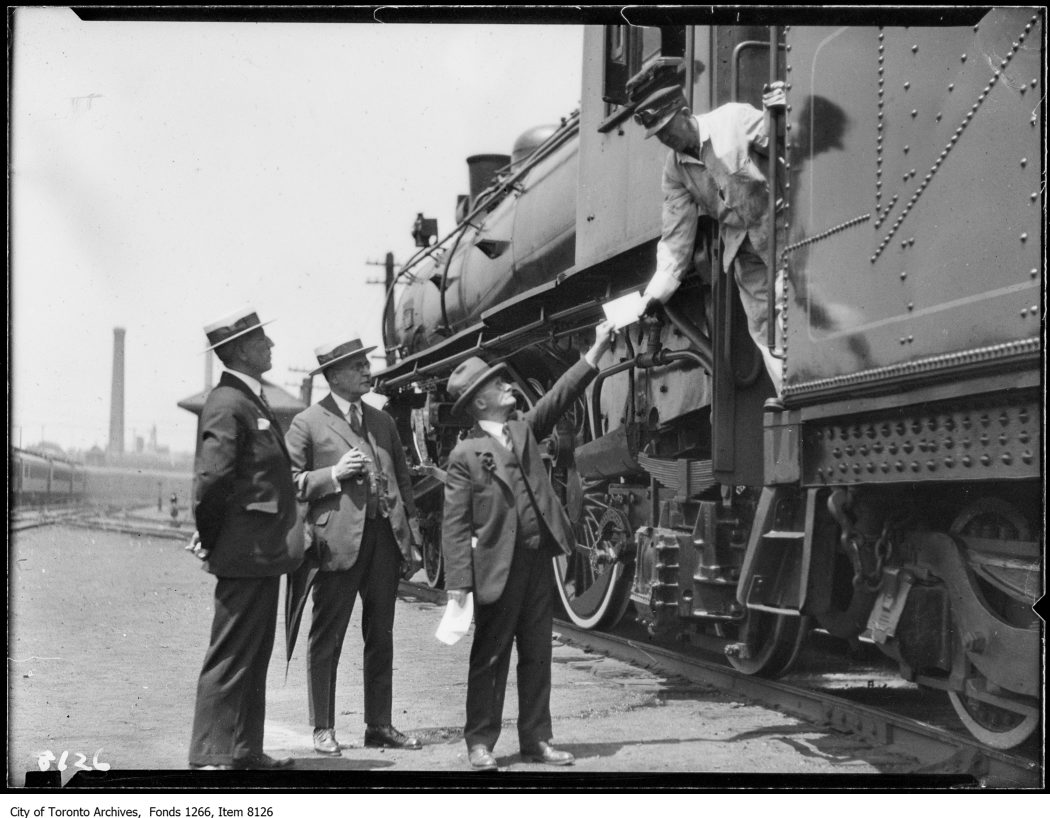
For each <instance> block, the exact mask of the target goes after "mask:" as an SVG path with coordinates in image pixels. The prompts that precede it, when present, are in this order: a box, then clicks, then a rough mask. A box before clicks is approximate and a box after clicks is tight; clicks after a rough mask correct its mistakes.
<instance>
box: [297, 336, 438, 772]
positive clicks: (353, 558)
mask: <svg viewBox="0 0 1050 818" xmlns="http://www.w3.org/2000/svg"><path fill="white" fill-rule="evenodd" d="M373 349H375V347H366V346H363V345H362V343H361V341H360V340H359V339H357V338H354V339H352V340H349V341H345V340H343V341H340V342H338V343H334V344H327V345H325V346H322V347H319V348H318V349H316V350H315V354H316V355H317V362H318V364H319V366H318V367H317V368H316V369H315V370H313V372H311V373H310V374H311V375H316V374H318V373H323V374H324V376H325V379H326V380H327V381H328V385H329V387H330V389H331V394H329V395H328V396H327V397H325V398H324V399H322V400H321V401H320V402H318V403H315V404H314V405H313V406H311V407H309V408H308V409H305V410H304V411H302V412H300V413H299V414H298V415H296V416H295V418H293V420H292V423H291V427H290V428H289V429H288V434H287V436H286V438H285V440H286V442H287V444H288V451H289V452H290V454H291V458H292V477H293V479H294V481H295V486H296V490H297V493H298V497H299V499H300V500H301V501H302V502H305V503H306V504H307V513H306V543H307V558H308V562H309V563H310V564H311V565H312V566H313V567H314V576H313V577H312V581H311V582H309V583H300V585H301V593H302V594H303V597H304V599H303V601H302V603H301V604H304V603H305V595H306V593H307V591H308V590H309V588H308V587H307V586H309V585H312V588H313V594H312V599H313V619H312V622H311V624H310V636H309V643H308V648H307V663H308V677H307V678H308V697H309V705H310V721H311V723H312V724H313V728H314V735H313V738H314V749H315V750H316V751H317V752H319V753H322V754H325V755H332V756H338V755H341V753H340V745H339V743H338V741H337V739H336V736H335V714H336V709H335V686H336V671H337V669H338V665H339V654H340V651H341V650H342V645H343V637H344V636H345V635H346V629H347V626H348V625H349V623H350V614H351V613H352V611H353V608H354V600H355V598H356V597H357V595H358V594H360V596H361V605H362V615H361V630H362V635H363V637H364V693H365V725H366V727H365V737H364V743H365V746H366V747H391V748H395V749H407V750H418V749H420V747H421V746H422V745H421V744H420V743H419V740H418V739H416V738H412V737H409V736H406V735H405V734H404V733H402V732H400V731H399V730H398V729H397V728H395V727H394V726H393V724H392V723H391V718H390V713H391V706H392V688H393V661H394V642H393V628H394V607H395V602H396V600H397V586H398V580H399V579H400V578H401V577H402V576H411V574H412V573H414V572H415V570H416V569H418V567H419V566H418V563H417V561H416V558H415V556H414V554H413V538H414V541H415V542H416V543H418V542H419V529H418V525H417V523H416V520H415V515H416V507H415V502H414V500H413V497H412V483H411V480H410V478H409V474H408V467H407V464H406V463H405V452H404V449H403V448H402V446H401V439H400V437H399V436H398V433H397V428H396V426H395V424H394V420H393V418H391V417H390V415H388V414H387V413H386V412H383V411H380V410H379V409H375V408H374V407H372V406H369V405H368V404H367V403H364V402H363V401H362V400H361V396H362V395H364V394H365V393H366V392H368V391H369V390H370V389H371V388H372V379H371V372H370V368H369V364H368V353H369V352H371V351H372V350H373ZM304 565H305V563H304ZM300 611H301V607H300ZM292 641H294V636H292V637H290V640H289V652H290V650H291V644H292Z"/></svg>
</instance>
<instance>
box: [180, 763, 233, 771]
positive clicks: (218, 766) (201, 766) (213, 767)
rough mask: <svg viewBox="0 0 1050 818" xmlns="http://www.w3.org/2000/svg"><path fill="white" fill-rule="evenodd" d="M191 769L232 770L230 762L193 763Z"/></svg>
mask: <svg viewBox="0 0 1050 818" xmlns="http://www.w3.org/2000/svg"><path fill="white" fill-rule="evenodd" d="M190 769H191V770H232V769H233V767H231V766H230V765H229V764H191V765H190Z"/></svg>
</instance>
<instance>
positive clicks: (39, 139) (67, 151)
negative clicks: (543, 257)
mask: <svg viewBox="0 0 1050 818" xmlns="http://www.w3.org/2000/svg"><path fill="white" fill-rule="evenodd" d="M582 42H583V29H582V28H581V27H577V26H489V25H482V26H477V25H472V26H467V25H460V26H447V25H446V26H442V25H411V26H401V25H355V24H329V25H313V24H241V23H231V24H212V23H160V22H156V23H141V22H128V23H124V22H120V23H115V22H88V23H85V22H81V21H80V20H78V19H77V17H76V16H75V15H74V14H73V13H72V12H71V11H69V10H67V9H56V8H33V7H28V8H21V9H18V10H17V11H16V12H15V27H14V51H13V55H12V57H11V60H12V71H13V74H12V84H11V88H12V91H13V101H12V103H11V118H10V128H11V149H12V156H11V177H10V178H11V190H10V194H11V202H12V215H11V257H10V286H11V301H10V303H11V324H10V336H9V337H10V341H11V348H10V356H11V359H10V364H11V368H10V370H9V371H10V372H11V375H10V376H9V377H10V379H11V383H10V409H11V435H12V437H11V439H12V442H13V443H14V444H15V445H18V444H19V443H20V442H21V443H22V444H23V445H30V444H33V443H36V442H38V441H39V440H40V439H41V438H45V439H47V440H51V441H54V442H57V443H58V444H60V445H62V446H63V447H67V448H68V447H77V448H88V447H90V446H92V445H93V444H96V443H97V444H99V445H100V446H102V447H103V448H105V446H106V443H107V440H108V436H109V411H110V406H109V403H110V379H111V372H112V354H113V328H114V327H116V326H122V327H125V328H126V329H127V337H126V352H125V358H126V392H125V394H126V397H125V431H126V440H125V447H126V448H127V449H131V448H133V445H134V442H133V435H134V434H138V435H140V436H142V437H145V438H147V439H148V436H149V430H150V427H151V426H153V424H156V426H157V429H158V438H159V442H160V443H161V444H162V445H169V446H171V448H172V449H173V450H175V451H192V449H193V442H194V434H195V430H196V419H195V417H194V416H193V415H191V414H190V413H188V412H186V411H184V410H182V409H179V408H177V407H176V405H175V404H176V402H177V401H179V400H181V399H182V398H185V397H188V396H189V395H191V394H193V393H195V392H198V391H199V390H200V389H202V388H203V385H204V368H205V363H204V361H205V359H204V356H203V355H202V354H201V351H202V350H203V349H204V346H205V343H204V340H205V339H204V333H203V326H204V325H205V324H207V323H210V322H211V321H212V320H214V319H216V318H219V317H221V316H222V315H224V314H226V313H228V312H231V311H233V310H234V309H236V308H238V307H240V306H242V305H245V304H250V305H251V306H254V307H255V308H256V310H257V311H258V313H259V315H260V317H261V318H262V319H263V320H264V321H266V320H270V319H276V321H275V323H273V324H271V325H270V326H269V327H267V333H268V334H269V335H270V337H271V338H273V340H274V342H275V344H276V346H275V348H274V368H273V369H272V370H271V371H270V372H269V373H268V374H267V379H269V380H271V381H273V382H274V383H277V384H279V385H281V386H283V387H285V388H286V389H288V390H289V391H291V392H293V393H296V392H297V388H296V386H295V384H297V383H298V381H299V380H300V379H301V377H302V375H301V374H300V373H296V372H292V371H290V369H294V368H306V367H313V366H314V365H315V362H316V359H315V357H314V355H313V350H314V348H315V347H317V346H319V345H321V344H322V343H324V342H326V341H330V340H335V339H338V338H344V337H345V338H349V337H353V336H354V335H359V336H360V337H361V338H362V340H363V341H364V342H365V343H366V344H376V345H379V344H380V343H381V341H380V320H381V312H382V296H383V288H382V287H381V286H378V285H368V284H366V281H367V280H368V279H382V277H383V269H382V267H376V266H370V265H369V264H368V263H367V262H369V261H379V262H381V261H382V260H383V257H384V255H385V253H386V252H388V251H392V252H393V253H394V257H395V260H396V261H398V262H400V261H404V260H405V259H407V258H408V257H409V256H410V255H411V254H412V253H413V252H414V251H415V248H414V247H413V242H412V238H411V228H412V222H413V220H414V219H415V216H416V213H418V212H420V211H422V212H423V213H424V214H425V215H427V216H428V217H436V218H437V219H438V222H439V229H440V231H441V234H442V235H443V234H444V233H445V232H447V231H448V230H449V229H450V228H452V227H453V212H454V206H455V200H456V195H457V194H459V193H466V192H467V187H468V185H467V178H468V177H467V167H466V161H465V160H466V157H467V156H469V155H471V154H475V153H507V154H509V153H510V150H511V147H512V145H513V143H514V140H515V139H516V138H517V137H518V136H519V135H520V134H521V133H522V132H523V131H525V130H528V129H529V128H531V127H533V126H536V125H541V124H546V123H556V122H557V121H558V120H559V119H560V118H561V117H564V116H566V115H568V114H569V113H570V112H571V111H573V110H574V109H575V108H577V107H578V105H579V99H580V72H581V63H582ZM380 366H381V364H380ZM220 371H221V367H220V366H219V364H218V362H217V361H216V364H215V373H216V378H217V377H218V373H219V372H220Z"/></svg>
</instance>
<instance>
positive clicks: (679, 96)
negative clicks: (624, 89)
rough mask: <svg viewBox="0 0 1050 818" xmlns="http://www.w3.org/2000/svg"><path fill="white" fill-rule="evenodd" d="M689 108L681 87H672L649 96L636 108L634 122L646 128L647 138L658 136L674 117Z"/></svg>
mask: <svg viewBox="0 0 1050 818" xmlns="http://www.w3.org/2000/svg"><path fill="white" fill-rule="evenodd" d="M688 107H689V101H688V100H687V99H686V98H685V94H684V93H682V87H681V86H680V85H671V86H668V87H666V88H661V89H660V90H658V91H654V92H653V93H652V94H649V95H648V96H647V97H645V99H643V100H641V101H640V102H638V103H637V104H636V105H635V108H634V121H635V122H637V123H638V124H639V125H641V126H642V127H643V128H645V138H646V139H648V138H649V137H651V136H656V134H658V133H659V132H660V131H661V130H662V129H663V128H664V126H665V125H667V123H668V122H670V121H671V120H672V119H673V118H674V115H675V114H677V113H678V112H679V111H681V110H682V109H683V108H688Z"/></svg>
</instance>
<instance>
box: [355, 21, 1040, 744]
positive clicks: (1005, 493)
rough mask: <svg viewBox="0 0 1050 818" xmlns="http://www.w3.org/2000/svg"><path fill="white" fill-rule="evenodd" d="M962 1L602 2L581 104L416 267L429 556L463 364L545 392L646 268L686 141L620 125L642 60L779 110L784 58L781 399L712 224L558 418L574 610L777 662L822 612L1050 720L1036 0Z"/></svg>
mask: <svg viewBox="0 0 1050 818" xmlns="http://www.w3.org/2000/svg"><path fill="white" fill-rule="evenodd" d="M786 14H787V13H786ZM966 14H970V15H972V19H969V18H967V19H963V18H964V17H965V15H966ZM785 22H787V20H785ZM952 23H953V24H952V25H948V26H939V27H935V28H934V27H930V28H924V27H912V28H904V27H887V26H866V27H864V26H862V27H851V26H845V27H840V28H828V27H810V26H794V25H785V26H782V27H779V28H777V27H774V28H773V29H772V30H771V29H769V28H766V27H759V26H746V25H731V26H720V25H715V26H675V27H665V28H645V27H639V26H604V27H603V26H592V27H587V29H586V30H585V36H584V45H583V50H584V54H583V66H584V69H583V84H582V89H581V91H582V93H581V107H580V110H579V111H578V112H575V113H574V114H573V115H572V117H570V118H569V119H568V120H566V121H565V122H564V123H563V124H562V125H561V126H560V127H558V128H556V129H555V130H554V132H553V133H552V135H551V136H550V137H549V138H548V139H547V140H546V141H545V142H544V143H543V144H542V145H541V146H540V147H539V148H537V149H536V150H535V151H534V152H533V153H532V154H531V155H529V156H528V158H527V159H526V160H524V161H522V162H520V163H518V164H516V165H513V166H511V167H507V166H506V165H505V166H504V167H503V168H502V170H501V172H500V173H498V174H497V175H496V181H495V183H493V184H492V185H490V186H489V187H488V189H487V192H485V193H484V194H481V195H478V194H480V191H476V192H475V195H474V197H473V199H472V201H471V203H470V206H469V207H468V208H467V211H468V212H465V214H464V218H463V219H462V221H461V222H460V223H459V225H458V226H457V227H456V228H455V230H453V231H452V232H451V233H449V234H448V235H446V236H445V237H444V238H442V239H441V240H440V241H438V242H436V243H435V244H433V245H428V246H427V247H424V248H422V249H421V250H420V251H419V252H418V253H417V254H416V255H415V256H414V257H413V258H412V260H411V261H410V262H409V263H408V264H406V265H405V267H404V268H403V269H402V271H401V275H400V279H399V280H400V281H401V282H402V283H404V282H405V281H406V280H407V284H405V286H404V287H403V289H402V291H401V297H400V300H399V301H398V306H397V310H396V322H395V323H396V327H395V332H396V337H394V338H385V339H384V342H385V343H386V345H387V346H388V347H395V348H396V349H397V351H398V354H399V356H400V360H399V361H398V362H397V363H396V364H395V365H393V366H391V367H388V369H386V370H385V371H383V372H381V373H378V374H377V376H376V378H375V381H376V388H377V389H378V390H380V391H382V392H384V393H385V394H386V395H387V396H388V398H389V402H388V404H387V409H388V411H390V412H391V413H392V414H393V415H394V417H395V418H396V419H397V421H398V423H399V424H400V428H401V432H402V439H403V440H405V441H411V445H410V446H409V449H410V450H411V452H410V456H411V459H412V460H413V465H414V472H415V474H416V481H417V482H416V494H417V505H418V506H419V507H420V508H421V509H422V510H424V512H425V515H426V517H425V521H424V522H425V524H424V526H423V528H424V535H425V540H426V542H425V555H424V556H425V564H426V568H427V576H428V580H429V582H430V583H431V584H432V585H439V584H440V583H441V579H442V578H441V550H440V519H441V498H442V490H441V489H442V486H441V476H442V471H441V466H442V464H443V462H444V459H445V458H446V457H447V455H448V453H449V452H450V451H451V449H452V447H453V445H454V444H455V442H456V440H457V439H458V436H459V435H460V434H462V433H463V432H464V428H463V427H462V425H460V424H459V423H458V422H457V421H456V420H455V419H453V418H452V417H450V414H449V411H448V410H449V405H450V404H449V400H448V396H447V395H446V394H445V392H444V383H445V380H446V379H447V376H448V374H449V373H450V372H451V370H452V369H453V368H454V367H455V366H456V364H457V363H459V362H460V361H461V360H463V359H464V358H465V357H467V356H470V355H481V356H483V357H485V358H486V359H487V360H489V361H490V362H492V363H494V362H496V361H497V360H502V361H505V362H506V363H507V364H508V366H509V368H510V372H511V374H512V375H513V377H514V378H515V379H516V380H517V381H518V383H519V386H520V387H521V391H522V394H523V401H525V402H528V401H531V400H534V399H535V398H536V397H538V396H539V395H540V394H542V392H543V390H544V389H545V388H547V387H548V386H549V385H550V384H551V383H552V382H553V380H554V379H555V378H556V377H557V376H558V375H559V374H560V373H561V372H563V371H564V370H565V369H566V368H567V367H568V366H569V365H570V364H571V363H572V362H573V360H575V359H576V358H578V356H579V354H580V353H581V351H582V350H583V349H585V348H586V345H587V342H588V339H587V338H586V333H587V331H588V330H589V329H590V328H591V327H593V326H594V324H595V323H597V321H598V320H599V318H600V316H601V303H602V302H603V301H604V300H605V299H607V298H609V297H612V296H616V295H619V294H622V293H626V292H629V291H632V290H637V289H638V288H639V287H640V286H642V285H643V284H644V283H645V282H646V281H648V279H649V277H650V275H651V274H652V272H653V269H654V265H655V252H654V250H655V244H656V241H657V239H658V238H659V236H660V231H661V225H660V211H661V191H660V175H661V168H662V166H663V163H664V161H665V157H666V149H664V148H662V147H661V146H660V145H659V144H657V140H655V139H653V140H647V141H646V140H643V138H642V137H643V133H642V131H641V129H639V128H637V127H635V126H634V125H633V124H632V123H630V122H629V121H628V119H629V117H630V115H631V113H632V111H631V109H630V107H629V105H628V104H627V102H626V100H627V95H626V94H625V93H624V88H625V87H626V85H627V82H628V80H629V79H630V78H631V77H634V76H637V75H639V73H640V72H642V71H644V70H645V69H646V68H647V67H651V66H652V65H653V64H654V63H655V62H656V61H657V60H661V61H663V62H664V64H670V65H674V66H677V77H678V81H679V82H680V84H681V86H682V88H683V91H684V92H685V94H686V97H687V99H688V100H689V102H690V105H691V107H692V109H693V110H694V111H696V112H704V111H707V110H710V109H713V108H715V107H717V106H719V105H722V104H725V103H728V102H745V103H749V104H751V105H754V106H755V107H759V105H760V99H761V94H762V88H763V86H764V85H766V84H767V83H768V82H769V81H770V80H772V79H777V80H780V81H783V82H784V83H785V85H786V88H787V105H786V108H785V110H784V114H783V116H782V117H781V120H782V122H781V124H780V126H779V127H780V130H779V134H778V135H779V143H778V145H779V147H776V148H775V150H776V152H777V153H776V155H777V156H780V157H782V158H783V162H782V165H780V170H779V172H778V174H777V175H778V176H779V179H778V180H777V181H776V182H775V184H776V185H777V192H778V194H779V196H780V197H781V198H782V200H783V209H782V210H781V211H780V213H779V215H778V227H779V230H780V234H781V235H780V237H779V238H778V239H777V248H778V249H777V257H778V259H779V260H780V261H781V263H782V266H783V268H784V270H785V273H786V279H787V282H786V286H785V288H784V292H783V294H782V296H781V302H780V307H781V311H782V314H783V316H784V321H785V324H786V343H785V349H784V388H783V396H782V397H783V404H784V408H783V410H782V411H768V412H767V411H764V403H765V401H766V399H767V398H769V397H771V396H772V395H773V389H772V386H771V383H770V381H769V378H768V376H767V374H766V372H765V369H764V367H763V366H762V364H761V361H760V360H759V359H758V355H757V350H756V349H755V346H754V344H753V342H752V341H751V339H750V338H749V337H748V334H747V329H746V323H745V318H744V315H743V312H742V310H741V307H740V303H739V298H738V297H737V295H736V293H735V292H734V287H735V282H734V280H733V277H732V276H727V275H725V274H724V272H723V270H722V263H721V254H720V252H719V245H718V234H717V230H716V229H715V228H716V226H714V225H706V227H705V228H704V229H702V230H700V231H698V232H700V233H701V234H704V235H703V237H704V238H706V242H699V243H698V248H697V249H698V253H697V257H696V259H695V265H694V270H693V271H692V272H691V273H689V274H688V275H687V276H686V278H685V280H684V282H683V285H682V286H681V288H680V289H679V290H678V291H677V292H676V293H675V295H674V296H672V298H671V300H670V301H669V302H668V304H667V305H666V308H665V309H663V310H659V309H658V310H656V311H655V314H653V315H650V316H646V317H644V318H643V319H642V321H641V322H640V323H639V324H637V325H635V326H633V327H631V328H629V329H628V330H627V331H625V333H624V334H623V336H622V337H621V339H620V340H619V341H618V343H617V345H616V346H615V347H614V349H613V350H612V351H611V353H610V354H609V356H608V357H607V358H606V359H605V360H604V361H602V364H601V369H602V370H603V371H602V373H601V375H600V377H599V378H598V379H596V381H595V383H594V384H593V386H592V387H591V390H590V392H589V393H588V395H587V397H586V399H585V400H581V401H579V402H578V404H577V405H576V406H574V407H573V409H572V411H570V412H569V413H567V415H566V416H565V417H564V418H563V419H562V421H561V422H560V423H559V425H558V427H557V429H556V431H555V433H554V434H553V435H552V436H551V438H549V439H548V440H547V441H546V448H547V453H546V459H547V465H548V470H549V474H550V478H551V480H552V481H553V483H554V486H555V488H556V490H557V492H558V493H559V496H560V497H561V499H562V501H563V503H564V505H565V507H566V510H567V512H568V514H569V518H570V519H571V520H572V521H573V524H574V528H575V534H576V538H577V545H576V550H575V552H574V554H573V555H572V556H571V557H569V558H559V559H557V560H555V561H553V563H552V578H553V580H554V582H555V584H556V588H557V591H558V595H559V598H560V600H561V602H562V605H563V606H564V609H565V614H566V616H567V617H569V618H570V619H571V620H572V621H573V622H574V623H576V624H577V625H580V626H582V627H587V628H602V627H609V626H611V625H612V624H614V623H615V622H616V621H617V620H618V619H619V618H620V617H621V616H622V615H623V614H624V613H625V612H626V611H627V609H628V608H629V607H633V608H634V610H635V613H636V614H637V615H638V616H639V617H640V618H641V619H642V620H643V621H645V622H647V623H649V625H650V627H651V628H652V629H653V630H654V631H661V632H671V631H676V632H677V633H678V634H679V635H680V637H681V638H683V639H687V640H690V641H693V642H694V643H697V644H702V645H705V646H711V645H720V646H721V647H722V648H723V650H724V651H725V653H726V655H727V657H728V659H729V661H730V662H731V663H732V664H733V665H734V666H735V667H736V668H738V669H739V670H742V671H744V672H746V673H754V674H761V675H767V676H775V675H777V674H780V673H783V672H784V671H786V670H787V669H788V668H789V667H790V666H791V664H792V662H793V661H794V659H795V657H796V656H797V655H798V652H799V650H800V647H801V645H802V642H803V640H804V639H805V637H806V635H807V633H808V632H809V631H810V630H811V629H812V628H814V627H819V628H822V629H823V630H825V631H827V632H828V633H830V634H832V635H834V636H837V637H840V638H842V639H846V640H856V639H858V638H868V639H870V640H871V641H873V642H874V643H875V644H876V645H877V646H878V647H879V649H880V650H882V651H883V652H884V653H886V654H887V655H888V656H890V657H891V658H892V659H893V660H894V661H896V662H897V664H898V665H899V668H900V672H901V674H902V675H903V676H904V677H905V678H907V679H909V680H912V681H914V682H917V683H918V684H921V685H925V686H928V687H932V688H937V689H940V690H943V691H945V692H946V694H947V695H948V696H949V697H950V698H951V701H952V704H953V705H954V707H955V709H956V711H957V713H958V715H959V717H960V719H961V720H962V722H963V723H964V724H965V725H966V727H967V728H968V729H969V730H970V731H971V732H972V733H973V734H974V735H975V736H977V737H978V738H979V739H981V740H982V741H984V742H986V743H987V744H989V745H991V746H993V747H998V748H1009V747H1012V746H1016V745H1017V744H1020V743H1021V742H1023V741H1025V740H1026V739H1027V738H1028V737H1029V736H1031V735H1032V734H1033V733H1034V732H1035V730H1036V729H1037V727H1038V725H1039V721H1040V712H1041V708H1040V696H1041V692H1042V676H1041V667H1042V659H1043V647H1042V643H1041V632H1040V621H1039V619H1038V617H1037V616H1036V615H1035V613H1034V612H1033V610H1032V605H1033V603H1034V602H1035V601H1036V600H1037V599H1038V598H1039V597H1040V596H1041V595H1042V589H1043V547H1042V542H1043V536H1044V534H1043V524H1042V511H1041V508H1042V504H1041V502H1040V501H1041V492H1042V461H1041V451H1042V424H1041V418H1042V411H1041V407H1042V403H1041V385H1040V383H1041V381H1040V376H1041V354H1042V348H1041V340H1040V306H1039V304H1040V285H1041V281H1042V247H1040V246H1039V243H1038V242H1034V241H1031V240H1028V239H1029V237H1030V236H1037V235H1042V222H1043V216H1042V214H1043V207H1044V201H1043V196H1044V191H1043V184H1042V180H1043V176H1042V174H1043V171H1044V169H1043V167H1042V163H1041V162H1040V161H1037V157H1042V156H1043V155H1044V154H1043V151H1042V149H1041V143H1040V139H1041V137H1042V136H1043V122H1044V103H1043V101H1042V100H1043V97H1044V89H1042V88H1040V87H1039V84H1040V83H1041V81H1042V80H1041V77H1042V76H1043V73H1042V66H1043V58H1044V55H1043V53H1042V42H1043V25H1044V18H1043V13H1042V11H1041V10H1039V9H996V10H992V11H991V12H987V13H985V12H984V11H978V10H970V11H965V12H964V11H963V10H961V9H960V10H958V13H957V14H956V15H955V17H954V18H953V21H952ZM772 43H776V47H773V46H772V45H771V44H772ZM975 53H979V54H981V55H983V57H984V58H982V59H963V58H962V57H961V55H963V54H969V55H973V54H975ZM771 56H772V57H773V59H771ZM756 161H759V160H756ZM767 178H768V177H767ZM701 224H702V225H704V222H703V220H702V221H701ZM708 228H709V229H708ZM428 241H429V240H428ZM705 248H707V249H705ZM767 287H768V288H769V289H770V291H771V290H772V284H771V283H767ZM388 298H393V291H391V292H389V293H388Z"/></svg>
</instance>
